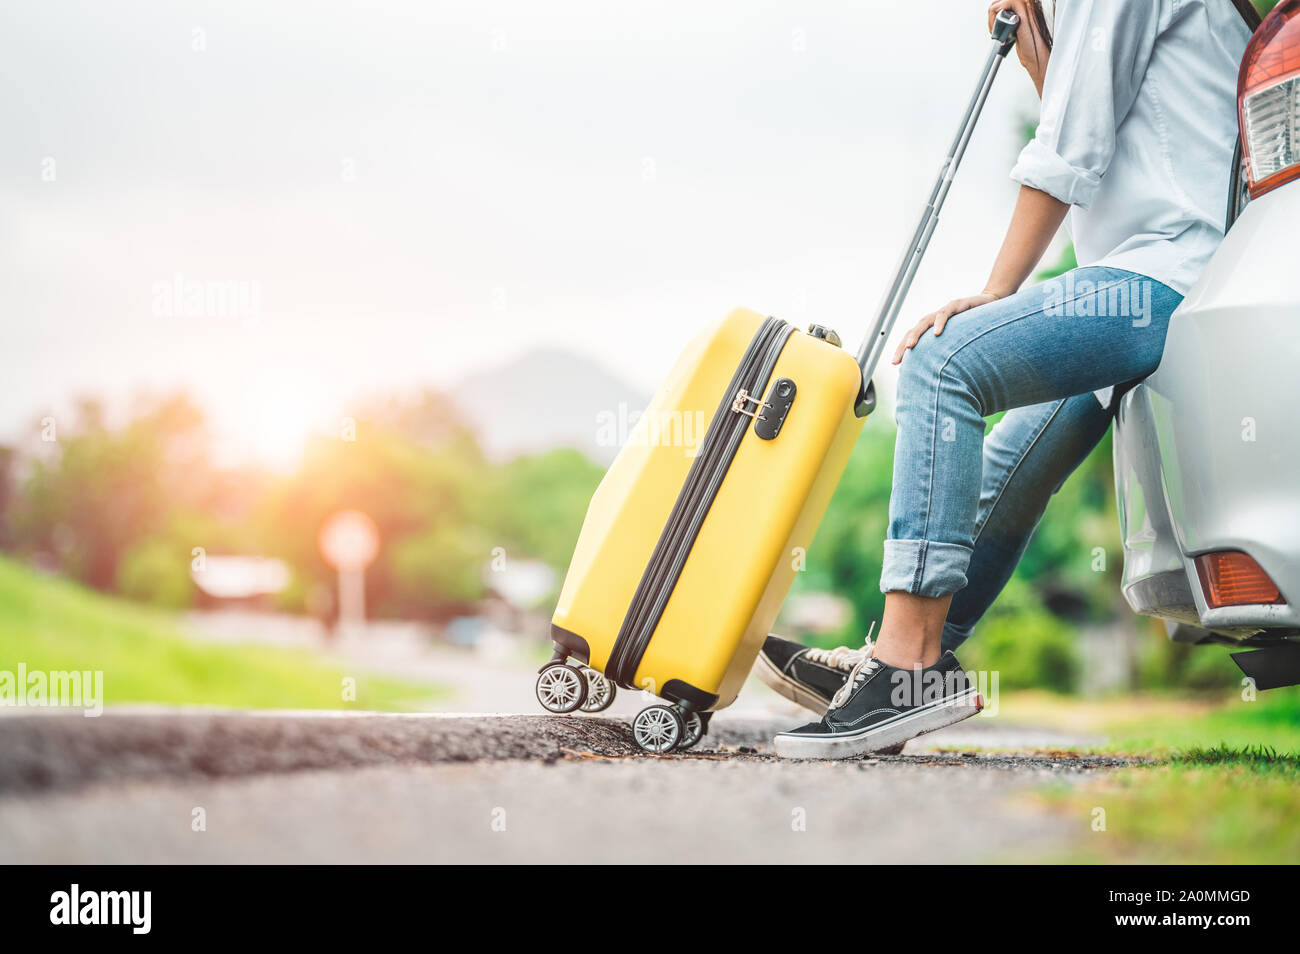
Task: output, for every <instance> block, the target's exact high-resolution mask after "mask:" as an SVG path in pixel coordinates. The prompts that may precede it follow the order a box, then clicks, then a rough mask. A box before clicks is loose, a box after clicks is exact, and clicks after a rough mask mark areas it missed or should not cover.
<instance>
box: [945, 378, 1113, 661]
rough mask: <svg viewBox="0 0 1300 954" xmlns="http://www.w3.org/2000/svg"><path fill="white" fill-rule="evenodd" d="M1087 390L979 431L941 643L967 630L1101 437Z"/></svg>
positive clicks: (1106, 412)
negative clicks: (957, 577)
mask: <svg viewBox="0 0 1300 954" xmlns="http://www.w3.org/2000/svg"><path fill="white" fill-rule="evenodd" d="M1113 406H1114V405H1113V403H1109V402H1108V403H1107V404H1106V405H1103V404H1102V403H1101V402H1100V401H1098V400H1097V398H1096V397H1095V396H1094V395H1092V394H1080V395H1076V396H1075V397H1072V398H1064V399H1062V400H1060V401H1048V402H1047V403H1046V404H1034V405H1031V406H1029V407H1020V408H1015V409H1014V410H1011V411H1008V412H1007V413H1006V415H1005V416H1004V417H1003V418H1002V420H1000V421H998V423H997V424H996V425H994V427H993V430H992V431H991V432H989V434H988V435H987V436H986V437H985V438H984V461H983V463H984V470H983V483H982V486H981V489H980V502H979V513H978V515H977V516H976V519H975V546H974V550H973V551H972V552H971V558H970V565H969V566H967V568H966V585H965V586H964V587H962V588H961V589H960V590H958V591H957V593H956V594H954V595H953V597H952V605H951V606H950V608H949V609H948V615H947V618H946V620H945V621H944V625H943V645H942V648H943V649H945V650H949V649H956V648H957V647H958V646H960V645H961V644H962V643H963V642H965V641H966V639H967V638H968V637H969V636H970V634H971V631H972V630H973V629H974V627H975V624H976V623H977V622H979V620H980V618H981V617H982V616H983V615H984V613H985V612H986V611H987V610H988V608H989V607H990V606H992V605H993V601H994V600H995V599H996V598H997V596H998V594H999V593H1001V592H1002V588H1003V587H1004V586H1006V584H1007V581H1008V580H1009V579H1011V574H1012V573H1013V572H1015V569H1016V565H1017V564H1018V563H1019V562H1020V558H1021V556H1023V555H1024V552H1025V547H1026V546H1028V545H1029V539H1030V537H1031V536H1033V532H1034V528H1035V527H1036V526H1038V522H1039V520H1041V519H1042V516H1043V512H1044V511H1045V510H1046V509H1047V504H1048V501H1049V500H1051V497H1052V495H1053V494H1054V493H1056V492H1057V491H1058V490H1060V489H1061V486H1062V485H1063V484H1064V483H1065V480H1066V478H1067V477H1069V476H1070V475H1071V474H1072V473H1074V471H1075V470H1076V469H1077V468H1078V466H1079V465H1080V464H1081V463H1083V461H1084V459H1085V458H1086V457H1087V456H1088V455H1089V454H1090V453H1092V450H1093V448H1094V447H1096V446H1097V444H1098V443H1099V442H1100V441H1101V439H1102V437H1104V436H1105V434H1106V431H1107V429H1108V428H1109V427H1110V422H1111V418H1112V416H1113V414H1114V412H1113V410H1112V408H1113Z"/></svg>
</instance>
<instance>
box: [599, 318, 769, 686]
mask: <svg viewBox="0 0 1300 954" xmlns="http://www.w3.org/2000/svg"><path fill="white" fill-rule="evenodd" d="M792 330H793V326H791V325H789V324H787V323H786V322H784V321H781V320H780V319H778V318H768V319H766V320H765V321H764V322H763V324H762V325H760V326H759V329H758V331H757V332H756V333H755V334H754V337H753V339H752V340H751V341H750V343H749V346H748V348H746V350H745V354H744V356H743V357H742V358H741V360H740V365H739V366H738V367H737V369H736V373H735V375H733V376H732V379H731V384H730V385H729V386H728V388H727V392H726V394H724V395H723V397H722V401H721V403H719V405H718V409H717V411H715V412H714V415H713V422H712V423H711V424H710V425H709V429H708V431H707V433H706V436H705V439H704V446H703V447H702V448H701V452H700V455H699V456H698V457H697V458H696V459H695V462H694V463H693V464H692V465H691V469H690V471H689V472H688V473H687V475H686V480H685V481H684V482H683V483H682V489H681V491H680V492H679V493H678V495H677V500H676V502H675V503H674V504H673V509H672V512H671V513H670V514H669V516H668V520H667V522H666V523H665V524H664V529H663V532H662V533H661V534H660V536H659V541H658V543H656V544H655V548H654V552H653V553H652V554H651V556H650V562H649V563H648V564H647V565H646V569H645V572H644V573H643V574H642V576H641V580H640V582H639V583H638V584H637V589H636V592H635V594H634V595H633V597H632V601H631V603H630V604H628V609H627V613H626V614H625V615H624V617H623V625H622V626H621V627H620V628H619V633H618V638H617V639H616V640H615V641H614V646H613V648H612V649H611V651H610V657H609V664H608V665H607V666H606V667H605V675H606V676H608V677H609V678H610V679H613V680H614V681H615V682H616V683H618V684H619V685H621V686H623V687H624V688H626V689H632V688H636V687H635V686H633V684H632V679H633V677H634V676H635V675H636V670H637V667H638V666H640V665H641V658H642V656H644V655H645V650H646V646H648V645H649V642H650V638H651V636H653V635H654V631H655V629H656V628H657V627H658V625H659V619H660V617H661V616H662V615H663V611H664V608H665V607H666V606H667V605H668V599H669V597H670V596H672V592H673V589H674V587H676V585H677V580H678V579H679V578H680V577H681V573H682V568H683V567H684V566H685V565H686V558H687V557H688V556H690V552H691V548H692V547H693V546H694V544H695V538H696V537H697V536H698V535H699V532H700V527H701V526H702V525H703V523H704V518H705V517H706V516H707V515H708V512H709V508H710V507H711V506H712V505H713V500H714V498H715V497H717V494H718V488H719V487H720V486H721V485H722V479H723V478H724V477H725V476H726V473H727V470H728V469H729V468H730V467H731V462H732V460H733V459H734V458H735V456H736V451H737V449H739V447H740V442H741V440H742V439H743V438H744V436H745V431H746V430H748V428H749V424H750V421H751V420H752V419H753V418H754V417H757V416H758V415H760V414H761V413H762V408H763V407H764V406H765V405H764V404H763V401H762V398H761V397H755V395H761V394H763V392H764V389H765V388H766V387H767V382H768V379H769V378H770V377H771V376H772V371H773V369H774V368H775V367H776V361H777V358H779V357H780V355H781V351H782V349H783V348H784V347H785V342H786V340H787V339H788V338H789V336H790V332H791V331H792ZM750 405H753V406H754V409H753V410H751V409H750Z"/></svg>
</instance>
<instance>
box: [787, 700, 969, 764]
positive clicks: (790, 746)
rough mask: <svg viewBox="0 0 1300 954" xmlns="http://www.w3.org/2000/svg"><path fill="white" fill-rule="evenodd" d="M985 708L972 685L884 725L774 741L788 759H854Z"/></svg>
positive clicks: (793, 736)
mask: <svg viewBox="0 0 1300 954" xmlns="http://www.w3.org/2000/svg"><path fill="white" fill-rule="evenodd" d="M983 708H984V697H983V696H982V695H980V693H979V690H978V689H976V688H974V687H971V688H970V689H967V690H966V691H965V692H962V693H960V694H958V695H956V696H953V697H952V698H950V699H943V700H941V701H939V702H932V703H930V704H929V705H927V706H924V707H922V708H919V709H914V710H912V711H911V712H906V713H904V714H902V715H898V716H894V717H893V718H892V719H890V720H889V721H888V722H885V723H883V724H881V723H877V724H876V725H873V726H869V727H868V728H865V729H859V730H857V731H856V732H843V733H836V734H835V735H828V736H815V735H795V734H786V733H782V734H781V735H778V736H777V737H776V738H775V739H774V740H773V744H774V746H775V748H776V754H777V755H779V756H781V757H782V758H786V759H851V758H856V757H858V756H860V755H868V754H870V753H872V752H879V751H881V750H882V749H888V748H892V747H894V746H901V745H902V744H903V743H904V742H907V741H908V740H909V739H914V738H916V737H917V736H918V735H925V734H926V733H927V732H933V731H935V730H936V729H942V728H944V727H945V726H950V725H952V724H953V723H955V722H960V721H961V720H962V719H969V718H970V717H971V716H973V715H975V714H976V713H978V712H979V711H980V710H981V709H983Z"/></svg>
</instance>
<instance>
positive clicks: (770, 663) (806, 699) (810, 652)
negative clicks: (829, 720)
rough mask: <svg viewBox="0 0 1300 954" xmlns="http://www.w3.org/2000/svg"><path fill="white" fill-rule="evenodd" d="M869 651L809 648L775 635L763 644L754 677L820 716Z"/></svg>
mask: <svg viewBox="0 0 1300 954" xmlns="http://www.w3.org/2000/svg"><path fill="white" fill-rule="evenodd" d="M868 652H869V650H868V649H866V648H865V647H864V648H862V649H849V648H848V647H847V646H841V647H839V648H838V649H809V648H808V647H807V646H801V645H799V644H798V643H796V642H792V641H791V640H788V639H783V638H781V637H780V636H777V635H776V634H775V633H772V634H770V635H769V636H768V637H767V639H766V640H765V641H764V642H763V651H762V652H761V653H759V654H758V662H756V663H755V664H754V675H756V676H758V678H759V679H761V680H763V682H764V683H766V684H767V685H768V686H770V687H771V688H772V689H774V690H776V691H777V692H779V693H780V694H781V695H783V696H785V697H786V698H787V699H789V700H790V701H791V702H797V703H798V704H799V705H801V706H803V707H804V708H805V709H811V710H812V711H813V712H815V713H817V714H818V715H819V716H820V715H825V714H826V708H827V706H829V705H830V701H831V698H832V697H833V696H834V695H835V693H837V692H839V691H840V687H841V686H843V685H844V683H845V681H846V680H847V679H848V678H849V673H850V672H852V671H853V667H854V666H856V665H857V664H858V663H859V662H861V661H862V660H863V659H864V658H866V656H867V653H868Z"/></svg>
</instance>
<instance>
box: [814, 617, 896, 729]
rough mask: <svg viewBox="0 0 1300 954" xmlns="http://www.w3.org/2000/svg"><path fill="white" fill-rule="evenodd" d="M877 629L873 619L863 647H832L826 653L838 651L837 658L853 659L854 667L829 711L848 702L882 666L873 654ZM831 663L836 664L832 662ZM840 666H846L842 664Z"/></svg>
mask: <svg viewBox="0 0 1300 954" xmlns="http://www.w3.org/2000/svg"><path fill="white" fill-rule="evenodd" d="M875 631H876V622H875V620H872V621H871V628H870V629H869V630H867V638H866V641H865V642H864V643H863V644H862V648H861V649H849V648H848V647H847V646H840V647H838V648H837V649H832V650H830V651H829V652H827V653H826V657H827V659H830V658H831V657H835V656H836V654H837V653H839V656H838V657H837V658H838V659H840V660H848V659H850V658H852V659H853V668H851V669H850V670H849V677H848V678H847V679H845V680H844V685H842V686H840V688H839V691H838V692H836V693H835V695H833V696H832V697H831V701H830V706H829V708H828V710H827V711H829V710H830V709H838V708H839V707H840V706H842V705H844V703H846V702H848V701H849V696H851V695H853V693H854V692H855V691H856V690H857V688H858V687H859V686H860V685H862V683H863V682H864V681H866V678H867V677H868V676H870V675H871V674H872V673H873V672H875V671H876V670H877V669H879V668H880V663H879V662H877V661H876V659H875V658H874V657H873V656H872V651H873V650H874V649H875V647H876V644H875V643H873V642H872V641H871V636H872V634H873V633H874V632H875ZM809 655H810V656H811V655H812V653H811V652H809ZM831 665H836V664H834V663H832V664H831ZM839 668H844V667H842V666H841V667H839Z"/></svg>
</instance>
